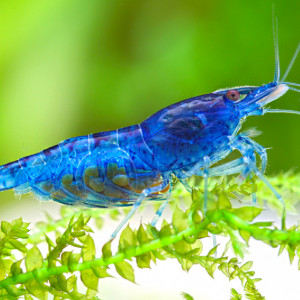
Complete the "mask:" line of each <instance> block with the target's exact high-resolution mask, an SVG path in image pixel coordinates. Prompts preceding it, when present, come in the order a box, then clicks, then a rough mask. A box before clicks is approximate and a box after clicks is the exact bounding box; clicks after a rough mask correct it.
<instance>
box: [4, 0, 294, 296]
mask: <svg viewBox="0 0 300 300" xmlns="http://www.w3.org/2000/svg"><path fill="white" fill-rule="evenodd" d="M272 3H275V14H276V16H277V18H278V22H279V49H280V62H281V66H282V69H283V70H285V68H286V67H287V65H288V63H289V61H290V59H291V57H292V54H293V52H294V50H295V49H296V47H297V44H298V43H299V40H300V39H299V38H300V34H299V32H300V18H299V12H300V2H299V1H293V0H289V1H273V0H272V1H259V0H253V1H238V0H228V1H221V0H219V1H204V0H198V1H196V0H185V1H177V0H165V1H159V0H152V1H144V0H142V1H141V0H132V1H113V0H111V1H108V0H89V1H79V0H72V1H70V0H63V1H62V0H60V1H58V0H52V1H39V0H9V1H8V0H4V1H1V2H0V116H1V117H0V164H4V163H7V162H10V161H13V160H16V159H18V158H20V157H23V156H26V155H30V154H33V153H35V152H38V151H40V150H42V149H44V148H47V147H50V146H52V145H55V144H57V143H58V142H60V141H61V140H63V139H66V138H69V137H73V136H79V135H86V134H89V133H95V132H99V131H104V130H111V129H116V128H118V127H124V126H128V125H131V124H135V123H139V122H141V121H142V120H143V119H145V118H146V117H147V116H149V115H151V114H152V113H154V112H156V111H157V110H159V109H161V108H163V107H165V106H167V105H170V104H172V103H174V102H177V101H180V100H183V99H185V98H189V97H192V96H196V95H200V94H205V93H209V92H212V91H214V90H216V89H219V88H224V87H230V86H238V85H261V84H262V83H267V82H269V81H271V80H272V79H273V72H274V46H273V36H272ZM299 67H300V58H298V60H297V61H296V63H295V65H294V67H293V69H292V70H291V72H290V74H289V76H288V80H289V81H292V82H298V83H299V82H300V75H299V74H300V73H299ZM272 107H274V108H289V109H297V110H300V94H297V93H296V92H292V91H291V92H289V93H287V94H286V95H285V96H284V97H283V98H281V99H280V100H278V101H277V102H276V103H274V104H272ZM253 126H255V127H257V128H258V129H259V130H261V131H262V132H263V134H262V135H261V136H258V137H257V138H256V141H258V142H259V143H260V144H262V145H263V146H265V147H271V148H272V149H270V150H269V151H268V154H269V165H268V169H267V173H268V174H272V173H278V172H280V171H288V170H290V169H294V170H298V169H297V166H300V155H299V152H300V144H299V131H300V119H299V116H293V115H281V114H273V115H271V114H270V115H266V116H264V117H252V119H249V120H248V121H247V123H245V127H244V128H248V127H253ZM13 199H14V197H13V194H12V192H11V191H8V192H3V193H1V194H0V217H1V219H10V218H11V217H12V208H13V210H14V212H18V207H19V210H20V211H19V212H18V214H19V215H20V213H21V211H24V217H26V221H31V218H32V220H33V219H34V218H33V215H35V216H36V215H37V213H38V212H37V211H42V210H44V209H45V206H43V205H39V206H36V203H37V202H36V201H37V200H35V199H33V200H32V199H29V200H28V202H26V204H24V203H25V202H24V203H23V202H22V204H20V203H21V202H20V201H19V202H16V201H17V200H16V201H13ZM22 201H25V200H22ZM30 205H34V206H35V207H34V208H31V209H29V212H31V214H30V213H28V207H30ZM55 205H58V204H55ZM24 207H26V208H27V210H26V212H27V213H25V210H24V209H25V208H24ZM111 299H113V298H111ZM273 299H274V298H273Z"/></svg>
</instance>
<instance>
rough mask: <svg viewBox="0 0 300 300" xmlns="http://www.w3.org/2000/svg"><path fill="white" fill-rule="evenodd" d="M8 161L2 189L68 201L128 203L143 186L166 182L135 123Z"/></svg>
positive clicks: (157, 195) (104, 204) (109, 204)
mask: <svg viewBox="0 0 300 300" xmlns="http://www.w3.org/2000/svg"><path fill="white" fill-rule="evenodd" d="M11 165H13V167H14V168H15V169H14V170H15V171H14V172H12V171H11V173H9V172H8V173H9V174H11V175H10V177H9V178H10V182H9V181H8V180H6V183H5V184H3V187H5V189H9V188H14V189H15V191H16V192H17V193H25V192H28V191H32V192H34V193H35V194H36V195H37V196H38V197H39V198H41V199H42V200H50V199H53V200H54V201H57V202H61V203H63V204H68V205H84V206H93V207H94V206H96V207H113V206H124V205H132V203H133V202H134V201H136V199H137V198H138V197H139V196H140V194H141V193H142V192H143V191H144V190H145V189H149V188H151V187H153V186H157V185H161V184H162V182H164V183H165V182H167V181H166V180H165V178H166V175H165V174H162V173H161V172H160V171H159V166H158V162H157V161H156V159H155V157H154V156H153V153H152V152H151V150H150V149H149V148H148V146H147V145H146V143H145V141H144V139H143V134H142V131H141V129H140V127H139V125H135V126H130V127H127V128H122V129H119V130H118V131H109V132H101V133H97V134H94V135H89V136H82V137H77V138H72V139H69V140H65V141H63V142H61V143H59V144H58V145H56V146H54V147H51V148H48V149H46V150H44V151H42V152H40V153H37V154H35V155H31V156H28V157H25V158H21V159H20V160H19V161H17V162H15V164H14V163H12V164H11ZM2 168H5V166H3V167H2ZM162 189H163V192H164V191H165V190H166V189H167V184H166V185H165V184H164V185H163V188H162ZM150 197H151V198H153V199H158V198H161V193H154V194H153V195H152V194H151V196H150Z"/></svg>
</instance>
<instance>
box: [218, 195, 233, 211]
mask: <svg viewBox="0 0 300 300" xmlns="http://www.w3.org/2000/svg"><path fill="white" fill-rule="evenodd" d="M218 207H219V209H230V208H231V207H232V206H231V202H230V200H229V198H228V197H227V195H226V194H225V193H220V194H219V197H218Z"/></svg>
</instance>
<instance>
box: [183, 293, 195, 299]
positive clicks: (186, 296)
mask: <svg viewBox="0 0 300 300" xmlns="http://www.w3.org/2000/svg"><path fill="white" fill-rule="evenodd" d="M181 295H182V296H183V298H184V299H186V300H194V298H193V297H192V296H191V295H190V294H188V293H181Z"/></svg>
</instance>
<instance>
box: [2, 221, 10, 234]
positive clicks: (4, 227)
mask: <svg viewBox="0 0 300 300" xmlns="http://www.w3.org/2000/svg"><path fill="white" fill-rule="evenodd" d="M11 229H12V228H11V225H10V223H9V222H6V221H1V231H2V232H3V233H5V234H8V233H9V232H10V231H11Z"/></svg>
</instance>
